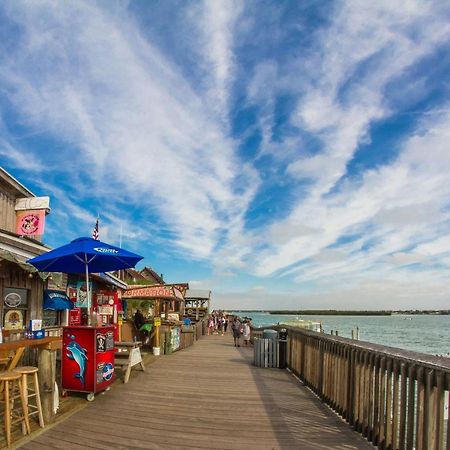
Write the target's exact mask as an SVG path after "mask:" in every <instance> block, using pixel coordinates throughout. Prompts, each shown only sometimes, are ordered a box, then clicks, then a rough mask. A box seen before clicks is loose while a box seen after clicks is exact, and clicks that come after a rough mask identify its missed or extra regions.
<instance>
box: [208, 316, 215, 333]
mask: <svg viewBox="0 0 450 450" xmlns="http://www.w3.org/2000/svg"><path fill="white" fill-rule="evenodd" d="M213 331H214V319H213V318H212V316H209V319H208V336H209V335H210V334H213Z"/></svg>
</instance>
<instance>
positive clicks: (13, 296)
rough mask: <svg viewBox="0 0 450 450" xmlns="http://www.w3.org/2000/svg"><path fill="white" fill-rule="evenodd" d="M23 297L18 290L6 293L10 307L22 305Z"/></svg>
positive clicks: (6, 302) (7, 304)
mask: <svg viewBox="0 0 450 450" xmlns="http://www.w3.org/2000/svg"><path fill="white" fill-rule="evenodd" d="M21 300H22V299H21V297H20V295H19V294H17V292H10V293H9V294H7V295H5V305H6V306H8V307H9V308H17V307H18V306H19V305H20V302H21Z"/></svg>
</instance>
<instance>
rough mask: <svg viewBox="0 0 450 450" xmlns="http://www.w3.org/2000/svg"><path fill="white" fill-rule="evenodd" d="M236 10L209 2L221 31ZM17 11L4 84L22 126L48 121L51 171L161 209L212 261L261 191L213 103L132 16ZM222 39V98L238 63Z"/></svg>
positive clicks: (80, 6) (188, 246)
mask: <svg viewBox="0 0 450 450" xmlns="http://www.w3.org/2000/svg"><path fill="white" fill-rule="evenodd" d="M227 5H228V4H225V3H224V4H223V5H222V6H223V8H222V9H224V12H223V14H224V15H223V14H222V12H221V11H222V9H220V8H219V9H218V10H217V11H216V10H212V9H211V7H210V6H207V8H209V9H208V11H209V13H208V14H210V15H215V14H216V15H217V17H215V20H217V21H218V23H219V24H221V26H222V28H223V30H222V32H223V34H224V35H225V34H226V33H231V31H230V30H229V29H228V28H229V27H231V22H232V17H231V16H232V12H234V11H233V10H232V9H230V8H229V7H228V6H227ZM210 9H211V10H210ZM19 10H20V11H21V12H22V13H23V14H18V11H19ZM9 12H10V18H11V19H14V20H15V21H16V22H17V23H18V25H19V27H20V28H21V30H22V31H23V36H22V38H21V39H20V40H19V41H18V42H19V43H18V49H17V50H18V51H17V52H16V53H15V54H14V55H13V57H8V58H7V57H6V55H2V61H3V64H2V68H1V69H0V79H1V80H2V83H3V84H4V86H5V87H6V92H7V94H8V98H9V101H10V102H11V103H12V104H13V105H14V107H15V109H16V111H17V113H18V114H19V115H20V117H21V120H22V121H23V122H24V123H26V124H27V125H28V126H30V127H37V128H39V127H42V126H44V125H45V127H46V129H47V130H48V132H49V133H51V134H52V135H53V136H54V137H55V138H57V139H60V140H62V141H64V142H65V143H66V145H67V147H66V148H64V147H63V149H62V151H61V152H60V153H59V154H55V155H54V156H55V158H54V159H55V161H54V163H53V165H54V166H55V167H57V168H58V169H62V170H65V171H66V172H67V173H68V174H69V173H70V172H71V171H72V170H73V169H74V168H76V171H77V172H80V173H83V174H84V176H85V177H88V178H90V179H91V183H92V185H91V186H90V187H89V188H88V189H86V187H85V190H86V191H87V190H90V191H91V192H95V195H96V196H97V197H98V198H105V199H108V200H109V201H111V200H112V199H113V198H114V195H117V192H121V196H122V197H129V198H130V199H132V200H133V202H134V203H136V204H137V203H141V205H142V208H150V210H151V211H154V212H157V213H158V214H159V215H160V217H162V218H163V220H164V221H165V222H166V223H167V224H169V226H170V228H171V229H172V230H173V232H174V234H175V236H176V238H175V241H174V242H173V244H174V245H178V246H180V247H182V248H184V250H185V251H188V252H190V255H191V256H192V257H208V256H209V255H210V254H211V252H212V251H213V249H214V247H215V245H216V242H217V239H218V237H219V235H220V233H221V230H223V229H225V230H228V226H227V224H229V223H230V222H231V221H233V220H234V219H233V217H235V216H236V214H241V211H243V210H245V209H246V204H247V203H248V201H249V199H250V198H251V195H249V194H248V192H251V191H252V189H253V188H252V187H251V186H250V191H248V188H249V186H248V185H247V182H246V181H245V180H239V179H236V177H235V176H236V174H237V173H238V172H239V171H240V169H239V167H240V166H241V165H240V164H238V161H237V160H236V158H235V156H234V145H235V144H234V142H233V141H232V140H231V139H229V138H227V137H226V136H225V135H224V134H223V132H222V131H221V124H220V123H218V122H217V121H215V120H214V118H213V117H214V116H213V115H211V114H210V112H211V110H210V109H209V108H208V106H207V105H208V102H207V99H204V98H202V97H199V96H198V95H197V94H196V92H195V91H194V90H193V89H192V88H191V86H190V84H189V83H188V82H187V81H186V79H185V78H183V76H182V75H181V72H180V70H179V68H178V67H177V66H176V65H175V64H174V63H173V62H172V61H170V59H168V58H167V57H165V56H164V55H162V54H161V53H160V52H159V51H158V50H157V49H156V48H155V47H153V46H152V44H151V43H149V42H147V41H146V40H145V38H144V37H143V36H142V35H141V34H139V32H138V31H137V28H136V26H135V23H134V22H132V21H131V19H130V18H129V17H128V16H127V14H126V12H125V11H121V10H120V9H119V10H117V11H115V14H114V15H113V14H110V13H109V12H108V11H105V10H102V9H100V8H98V7H97V6H96V5H94V4H92V3H90V2H77V3H76V4H55V3H53V2H46V3H45V2H44V3H32V4H29V3H27V4H26V6H25V5H24V4H21V3H20V2H16V3H14V4H11V5H10V10H9ZM230 36H231V34H230ZM221 39H222V38H220V37H217V39H216V41H217V42H216V43H215V44H214V49H215V52H216V53H217V54H214V55H212V58H216V59H217V67H215V70H216V71H217V79H218V85H219V86H220V90H221V91H225V89H226V84H225V81H226V78H227V77H228V75H229V73H230V70H231V69H230V68H231V65H232V63H231V62H230V63H227V60H228V59H230V58H231V54H230V51H229V50H226V49H225V50H224V55H223V56H221V55H220V45H222V44H223V45H224V46H225V47H226V48H228V47H227V46H229V45H231V44H229V41H228V40H227V39H228V38H227V37H226V36H224V37H223V41H222V40H221ZM73 148H77V149H79V151H80V153H79V154H76V153H74V152H73V150H72V149H73ZM50 153H51V152H50ZM243 169H244V170H246V169H245V166H244V167H243ZM248 171H251V169H250V168H248ZM236 191H239V192H240V193H241V194H242V195H237V194H236ZM85 194H86V192H85ZM91 195H92V194H91Z"/></svg>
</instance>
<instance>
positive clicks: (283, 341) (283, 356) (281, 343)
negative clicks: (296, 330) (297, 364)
mask: <svg viewBox="0 0 450 450" xmlns="http://www.w3.org/2000/svg"><path fill="white" fill-rule="evenodd" d="M287 337H288V331H287V330H286V328H281V330H280V332H279V333H278V361H279V362H278V367H279V368H280V369H286V367H287V343H288V339H287Z"/></svg>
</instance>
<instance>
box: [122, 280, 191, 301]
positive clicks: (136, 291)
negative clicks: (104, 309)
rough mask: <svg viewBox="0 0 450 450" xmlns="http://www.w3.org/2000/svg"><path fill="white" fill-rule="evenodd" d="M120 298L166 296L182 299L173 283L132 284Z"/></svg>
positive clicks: (172, 298)
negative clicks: (160, 284) (140, 285)
mask: <svg viewBox="0 0 450 450" xmlns="http://www.w3.org/2000/svg"><path fill="white" fill-rule="evenodd" d="M122 298H167V299H171V300H175V299H179V300H183V295H182V294H181V292H180V291H179V290H178V289H177V288H176V287H175V286H173V285H170V284H166V285H162V286H143V287H138V286H133V287H130V288H129V289H127V290H126V291H124V292H123V293H122Z"/></svg>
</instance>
